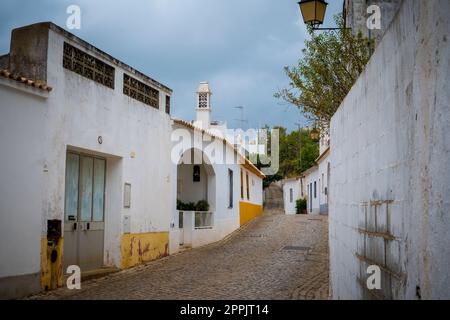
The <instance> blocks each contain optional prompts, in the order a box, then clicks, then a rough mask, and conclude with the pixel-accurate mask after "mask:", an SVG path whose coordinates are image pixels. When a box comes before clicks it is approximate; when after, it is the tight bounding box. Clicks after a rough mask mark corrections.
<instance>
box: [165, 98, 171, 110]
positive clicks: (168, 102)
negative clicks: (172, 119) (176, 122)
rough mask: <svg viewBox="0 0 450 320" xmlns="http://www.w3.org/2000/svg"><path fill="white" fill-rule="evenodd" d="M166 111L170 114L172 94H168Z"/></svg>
mask: <svg viewBox="0 0 450 320" xmlns="http://www.w3.org/2000/svg"><path fill="white" fill-rule="evenodd" d="M166 113H167V114H170V96H166Z"/></svg>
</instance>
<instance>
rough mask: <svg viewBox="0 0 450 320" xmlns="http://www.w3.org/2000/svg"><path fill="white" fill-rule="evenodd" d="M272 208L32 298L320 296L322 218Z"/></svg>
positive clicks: (324, 283)
mask: <svg viewBox="0 0 450 320" xmlns="http://www.w3.org/2000/svg"><path fill="white" fill-rule="evenodd" d="M276 213H277V211H276V210H271V211H269V212H265V214H264V215H263V216H261V217H260V218H257V219H255V220H254V221H252V222H250V223H249V224H247V225H246V226H244V227H243V228H242V229H240V230H239V231H237V232H235V233H234V234H232V235H231V236H229V237H228V238H226V239H224V240H222V241H220V242H218V243H215V244H211V245H208V246H205V247H202V248H198V249H192V250H188V251H185V252H182V253H179V254H177V255H173V256H170V257H167V258H164V259H162V260H158V261H154V262H150V263H148V264H146V265H142V266H139V267H136V268H133V269H129V270H124V271H121V272H118V273H115V274H112V275H109V276H107V277H104V278H101V279H96V280H91V281H87V282H83V283H82V289H81V290H75V291H69V290H68V289H59V290H56V291H52V292H48V293H43V294H40V295H37V296H34V297H32V299H255V300H259V299H327V298H328V279H329V277H328V235H327V232H328V231H327V230H328V226H327V224H328V221H327V218H326V217H322V216H303V215H302V216H286V215H281V214H276Z"/></svg>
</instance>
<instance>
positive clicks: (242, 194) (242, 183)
mask: <svg viewBox="0 0 450 320" xmlns="http://www.w3.org/2000/svg"><path fill="white" fill-rule="evenodd" d="M241 199H244V172H243V171H242V170H241Z"/></svg>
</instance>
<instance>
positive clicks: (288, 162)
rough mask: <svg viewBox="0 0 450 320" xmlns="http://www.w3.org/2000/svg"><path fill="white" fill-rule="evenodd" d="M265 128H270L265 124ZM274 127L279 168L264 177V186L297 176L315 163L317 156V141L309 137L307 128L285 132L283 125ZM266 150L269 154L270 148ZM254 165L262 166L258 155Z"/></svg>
mask: <svg viewBox="0 0 450 320" xmlns="http://www.w3.org/2000/svg"><path fill="white" fill-rule="evenodd" d="M265 128H266V129H267V130H270V128H268V127H267V126H266V127H265ZM274 129H279V139H280V141H279V152H280V153H279V164H280V168H279V170H278V173H277V174H276V175H272V176H268V177H266V179H265V180H264V186H268V185H269V184H270V183H271V182H274V181H278V180H281V179H283V178H289V177H295V176H299V175H300V174H301V173H302V172H303V171H306V170H307V169H309V168H311V167H312V166H313V165H315V160H316V159H317V157H318V156H319V143H318V142H317V141H314V140H312V139H311V137H310V132H311V131H310V130H309V129H300V130H296V131H292V132H291V133H287V130H286V128H283V127H274ZM269 146H270V143H269ZM268 152H269V154H271V153H270V152H271V151H270V148H269V149H268ZM256 166H257V167H258V168H259V169H261V168H262V167H263V165H262V164H261V163H260V162H259V157H258V163H257V164H256Z"/></svg>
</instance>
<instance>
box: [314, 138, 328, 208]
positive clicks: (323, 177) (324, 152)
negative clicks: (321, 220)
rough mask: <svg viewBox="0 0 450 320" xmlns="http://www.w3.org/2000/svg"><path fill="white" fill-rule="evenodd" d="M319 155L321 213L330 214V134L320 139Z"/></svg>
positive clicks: (318, 192)
mask: <svg viewBox="0 0 450 320" xmlns="http://www.w3.org/2000/svg"><path fill="white" fill-rule="evenodd" d="M319 144H320V146H319V153H320V156H319V157H318V158H317V159H316V163H317V167H318V175H319V176H318V190H317V194H318V198H319V213H320V214H324V215H327V214H328V194H329V187H328V186H329V179H330V167H331V165H330V152H331V150H330V137H329V135H328V134H323V135H322V136H321V138H320V143H319Z"/></svg>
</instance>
